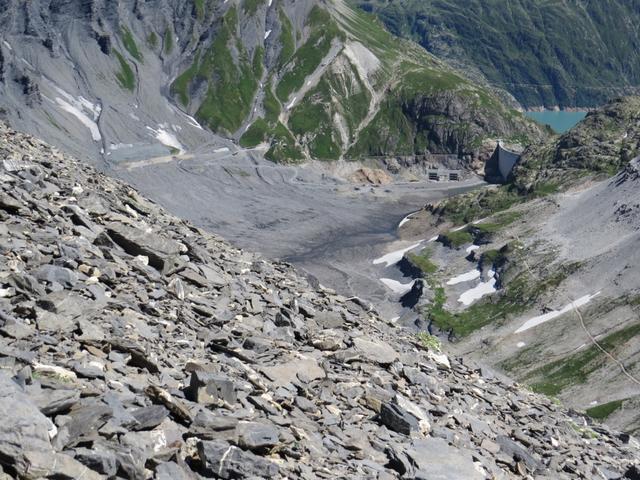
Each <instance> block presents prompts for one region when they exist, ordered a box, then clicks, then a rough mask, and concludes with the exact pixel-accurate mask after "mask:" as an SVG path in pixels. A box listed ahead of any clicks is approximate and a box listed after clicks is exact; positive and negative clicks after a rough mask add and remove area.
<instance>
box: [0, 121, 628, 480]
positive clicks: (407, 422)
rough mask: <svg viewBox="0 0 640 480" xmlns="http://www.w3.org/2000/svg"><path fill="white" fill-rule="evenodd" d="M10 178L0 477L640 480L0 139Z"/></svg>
mask: <svg viewBox="0 0 640 480" xmlns="http://www.w3.org/2000/svg"><path fill="white" fill-rule="evenodd" d="M0 175H1V178H2V183H1V184H0V219H1V220H2V222H1V223H0V251H1V255H0V263H1V269H0V271H1V272H2V273H1V276H0V364H1V365H2V371H0V384H1V385H2V388H0V398H1V401H0V418H2V422H1V423H0V465H1V468H0V477H1V478H3V479H4V478H6V479H9V478H20V479H39V478H50V479H79V478H82V479H91V480H92V479H103V478H105V479H106V478H132V479H146V478H155V479H163V480H165V479H166V480H169V479H171V480H176V479H197V478H222V479H241V478H252V479H258V478H271V479H284V478H305V479H315V478H368V479H381V480H382V479H385V480H386V479H394V478H405V479H436V478H437V479H449V480H459V479H471V480H473V479H496V478H499V479H509V478H533V477H535V478H540V479H542V478H550V479H570V478H603V479H622V478H627V479H634V478H638V474H639V472H638V469H637V466H636V465H637V463H638V461H640V458H638V445H637V441H636V440H635V439H633V437H630V436H629V435H623V434H617V433H614V432H612V431H610V430H609V429H607V428H606V427H601V426H594V425H590V424H589V423H587V421H586V420H585V419H584V418H583V417H581V416H579V415H577V414H575V413H574V412H567V411H565V410H563V409H562V408H561V407H558V406H557V405H556V404H554V403H553V402H552V401H551V400H549V399H547V398H545V397H542V396H538V395H536V394H533V393H531V392H530V391H527V390H523V389H522V388H520V387H518V386H517V385H515V384H513V383H511V382H508V381H504V380H501V379H499V378H497V377H495V376H492V375H491V374H489V373H487V371H486V370H484V369H478V368H477V367H474V366H473V365H471V364H469V363H467V362H461V361H459V360H453V359H448V358H447V357H446V356H445V355H444V354H442V353H440V352H439V350H438V345H437V343H433V342H430V341H428V340H427V339H422V340H420V338H418V337H415V336H414V335H412V334H409V333H406V332H404V331H403V330H402V329H399V328H397V327H396V326H394V325H393V324H392V323H388V322H385V321H384V320H383V319H381V318H380V317H378V316H377V314H376V312H375V311H371V310H368V309H366V308H363V305H362V304H361V302H359V301H358V300H357V299H348V298H345V297H343V296H340V295H338V294H336V293H335V292H334V291H332V290H330V289H327V288H323V287H312V286H311V285H310V284H309V283H308V282H307V281H306V280H305V279H303V278H302V277H301V276H300V275H298V274H297V273H296V271H295V270H293V269H292V268H291V267H290V266H289V265H287V264H283V263H272V262H269V261H266V260H263V259H261V258H260V257H259V256H257V255H254V254H251V253H248V252H244V251H241V250H238V249H236V248H233V247H231V246H230V245H229V244H227V243H225V242H224V241H223V240H221V239H220V238H218V237H216V236H214V235H211V234H208V233H205V232H203V231H202V230H199V229H197V228H195V227H193V226H192V225H190V224H188V223H186V222H184V221H181V220H179V219H177V218H176V217H173V216H171V215H169V214H167V213H166V212H164V211H163V210H162V209H161V208H159V207H158V206H157V205H155V204H154V203H152V202H150V201H149V200H147V199H145V198H144V197H142V196H141V195H139V194H138V193H137V192H136V191H135V190H133V189H132V188H131V187H129V186H127V185H125V184H123V183H120V182H118V181H115V180H112V179H109V178H108V177H105V176H103V175H101V174H98V173H97V172H96V171H95V170H94V169H92V168H91V167H88V166H86V165H84V164H82V163H78V162H77V161H75V160H73V159H70V158H68V157H65V156H63V155H61V154H60V153H58V152H57V151H56V150H55V149H52V148H51V147H49V146H47V145H45V144H43V143H41V142H40V141H38V140H35V139H34V138H32V137H29V136H25V135H22V134H18V133H16V132H14V131H13V130H10V129H8V128H6V127H5V126H2V125H0ZM2 472H4V473H2Z"/></svg>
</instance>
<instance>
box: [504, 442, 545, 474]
mask: <svg viewBox="0 0 640 480" xmlns="http://www.w3.org/2000/svg"><path fill="white" fill-rule="evenodd" d="M496 443H497V444H498V445H499V446H500V451H501V452H502V453H504V454H505V455H508V456H509V457H511V458H513V460H515V461H516V462H518V461H522V462H524V464H525V465H526V466H527V469H529V470H530V471H533V472H535V471H538V470H544V468H545V467H544V464H543V463H542V462H541V461H540V460H538V459H537V458H535V457H534V456H533V455H531V453H529V452H528V451H527V450H526V449H525V448H524V447H522V446H521V445H519V444H518V443H516V442H514V441H513V440H511V439H510V438H509V437H507V436H505V435H498V437H497V438H496Z"/></svg>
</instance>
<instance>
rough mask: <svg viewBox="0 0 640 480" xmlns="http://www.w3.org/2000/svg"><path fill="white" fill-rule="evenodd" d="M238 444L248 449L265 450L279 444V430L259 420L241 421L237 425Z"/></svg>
mask: <svg viewBox="0 0 640 480" xmlns="http://www.w3.org/2000/svg"><path fill="white" fill-rule="evenodd" d="M236 433H237V434H238V445H239V446H240V447H242V448H244V449H247V450H253V451H263V450H265V449H268V448H271V447H273V446H275V445H277V444H278V442H279V438H278V430H277V429H276V428H275V427H273V426H271V425H265V424H263V423H258V422H240V423H238V426H237V427H236Z"/></svg>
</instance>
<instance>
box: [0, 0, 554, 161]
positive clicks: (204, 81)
mask: <svg viewBox="0 0 640 480" xmlns="http://www.w3.org/2000/svg"><path fill="white" fill-rule="evenodd" d="M0 7H1V8H0V94H1V95H2V98H3V102H2V115H3V116H4V117H5V118H6V119H8V120H10V121H11V122H12V124H13V125H15V126H16V127H18V128H20V129H22V130H24V131H29V132H32V133H35V134H37V135H38V136H40V137H41V138H45V139H47V140H49V141H51V142H53V143H55V144H56V145H61V146H64V147H65V148H66V149H67V150H69V151H71V152H75V153H78V154H83V155H87V156H90V157H92V158H96V159H98V158H100V159H102V160H104V161H106V162H109V163H111V164H114V163H117V162H119V161H126V160H130V159H136V158H149V157H159V156H163V155H169V154H179V153H183V152H185V151H188V150H192V149H194V148H195V147H200V146H203V145H208V146H215V147H216V148H229V147H230V144H229V143H228V142H227V140H233V141H235V142H239V143H240V145H242V146H243V147H246V148H254V147H260V148H264V149H265V150H266V157H267V158H269V159H271V160H274V161H279V162H300V161H303V160H306V159H312V158H315V159H322V160H337V159H339V158H347V159H358V158H362V157H364V156H371V155H374V156H375V155H384V154H397V155H412V154H414V153H425V152H430V153H453V154H457V155H460V156H465V155H466V156H467V157H466V158H472V157H474V156H477V155H478V154H479V150H480V148H481V146H482V143H483V141H485V140H487V139H495V138H505V139H512V140H516V141H519V142H525V143H526V142H527V141H531V140H536V139H539V138H541V136H542V133H541V131H540V129H539V128H538V127H536V126H535V125H534V124H532V123H530V122H529V121H527V120H525V119H524V118H523V117H522V116H521V115H520V114H519V113H518V112H516V111H514V110H511V109H509V108H507V107H505V106H503V105H502V104H501V103H500V101H499V100H498V99H497V97H495V96H494V95H493V94H492V93H491V92H490V91H489V90H487V89H485V88H483V87H480V86H478V85H475V84H474V83H472V82H471V81H469V80H467V79H466V78H463V77H462V76H461V75H460V74H459V73H456V72H455V71H454V70H452V69H451V68H450V67H448V66H447V65H445V64H444V63H443V62H441V61H439V60H438V59H436V58H435V57H433V56H432V55H430V54H428V53H427V52H425V51H424V50H423V49H422V48H420V47H419V46H417V45H415V44H413V43H410V42H407V41H403V40H400V39H398V38H396V37H393V36H392V35H390V34H389V33H388V32H387V31H386V30H384V28H383V27H382V25H381V24H380V23H379V22H378V21H377V20H375V18H374V17H373V16H370V15H367V14H365V13H364V12H362V11H360V10H358V9H355V10H354V9H352V8H350V7H349V6H348V5H347V4H345V3H344V2H343V1H341V0H327V1H312V0H304V1H295V2H293V1H283V0H278V1H273V0H241V1H240V0H236V1H222V0H176V1H168V0H154V1H147V2H140V1H134V0H126V1H120V2H112V1H106V0H91V1H81V0H71V1H65V2H58V1H47V0H34V1H29V2H23V1H20V0H3V1H2V3H1V4H0Z"/></svg>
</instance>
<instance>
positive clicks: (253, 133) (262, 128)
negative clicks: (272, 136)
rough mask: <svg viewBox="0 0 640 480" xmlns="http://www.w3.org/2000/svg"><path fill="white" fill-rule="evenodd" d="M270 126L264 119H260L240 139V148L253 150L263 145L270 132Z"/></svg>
mask: <svg viewBox="0 0 640 480" xmlns="http://www.w3.org/2000/svg"><path fill="white" fill-rule="evenodd" d="M269 130H270V129H269V124H268V123H267V122H266V121H265V120H264V118H258V119H257V120H256V121H255V122H253V123H252V124H251V126H250V127H249V129H248V130H247V131H246V132H244V134H243V135H242V137H240V146H242V147H244V148H253V147H255V146H256V145H259V144H261V143H262V142H264V141H265V140H266V139H267V135H268V132H269Z"/></svg>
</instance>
